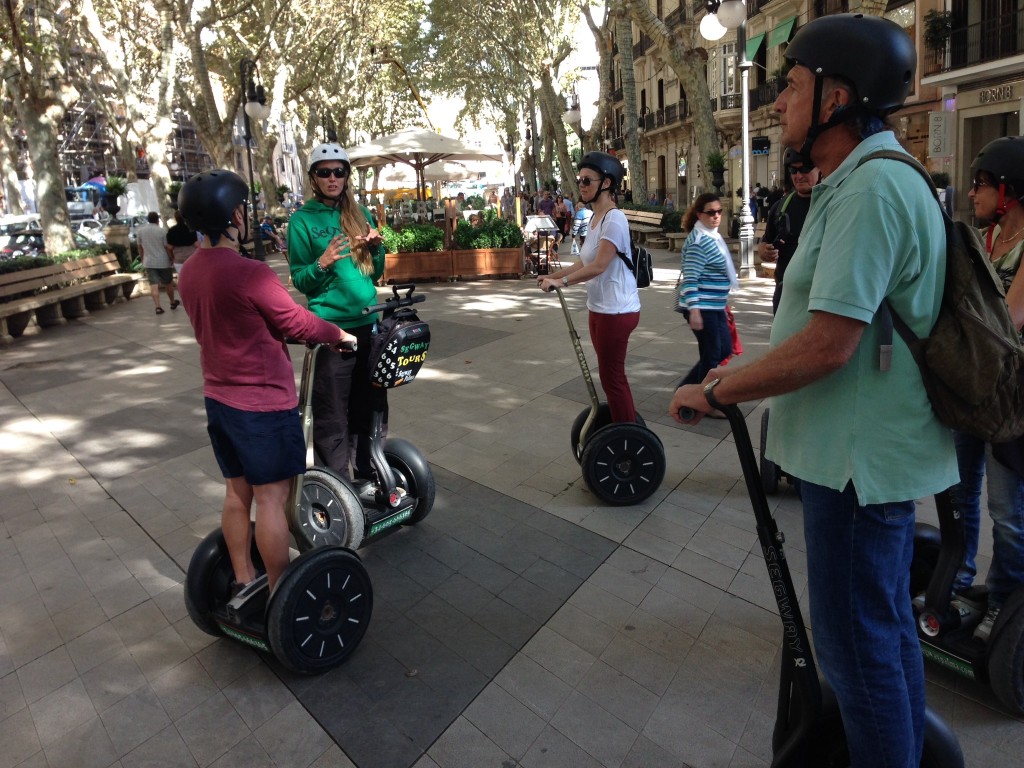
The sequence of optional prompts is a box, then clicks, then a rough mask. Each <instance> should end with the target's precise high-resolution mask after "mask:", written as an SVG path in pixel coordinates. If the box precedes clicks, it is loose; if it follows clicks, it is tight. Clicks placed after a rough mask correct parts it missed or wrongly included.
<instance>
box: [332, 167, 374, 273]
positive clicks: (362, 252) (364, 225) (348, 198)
mask: <svg viewBox="0 0 1024 768" xmlns="http://www.w3.org/2000/svg"><path fill="white" fill-rule="evenodd" d="M348 179H349V182H351V180H352V176H351V175H349V177H348ZM339 202H340V203H341V214H340V216H339V223H340V225H341V229H342V231H343V232H344V233H345V237H347V238H348V242H349V249H350V251H351V258H352V263H353V264H355V265H356V267H357V268H358V269H359V271H360V272H361V273H362V274H364V275H372V274H373V255H372V254H371V253H370V249H369V247H368V246H367V245H366V243H363V244H362V245H359V246H357V245H355V238H357V237H365V236H366V234H367V233H368V232H369V231H370V224H369V222H368V221H367V220H366V216H364V215H363V209H362V207H361V206H360V205H359V203H357V202H356V196H355V193H354V192H353V191H352V184H351V183H346V184H345V191H344V192H343V193H342V195H341V199H340V200H339Z"/></svg>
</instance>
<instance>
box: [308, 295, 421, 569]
mask: <svg viewBox="0 0 1024 768" xmlns="http://www.w3.org/2000/svg"><path fill="white" fill-rule="evenodd" d="M415 290H416V286H415V285H413V284H404V285H395V286H393V288H392V291H393V295H392V297H391V298H389V299H387V300H386V301H385V302H383V303H381V304H374V305H372V306H369V307H366V308H365V309H364V310H363V314H370V313H372V312H381V313H383V315H382V317H381V319H380V321H379V322H378V323H377V325H376V327H375V328H374V332H373V340H372V349H371V352H370V381H371V384H372V385H373V386H374V387H376V388H379V389H393V388H395V387H398V386H401V385H403V384H408V383H410V382H411V381H413V379H415V378H416V374H417V373H418V372H419V370H420V368H422V367H423V362H424V360H425V359H426V354H427V350H428V349H429V347H430V329H429V327H428V326H427V324H426V323H425V322H423V321H422V320H420V319H419V318H418V317H417V316H416V313H415V312H414V311H413V310H411V309H409V307H411V306H412V305H413V304H418V303H420V302H422V301H425V300H426V296H424V295H423V294H419V295H417V296H413V291H415ZM400 291H404V292H405V295H400V293H399V292H400ZM317 354H318V351H317V350H316V349H312V350H310V351H308V352H307V353H306V358H305V360H304V361H303V367H302V385H301V387H300V393H301V397H300V405H301V406H302V422H303V430H304V431H305V436H306V441H307V445H308V444H309V440H310V437H311V435H312V431H313V398H312V390H313V387H312V382H313V372H314V371H315V370H316V356H317ZM382 402H383V401H378V400H377V399H376V398H374V405H373V412H372V413H371V416H370V464H371V467H372V474H373V477H372V478H370V479H369V480H367V481H365V482H362V483H360V484H359V486H358V487H353V484H351V483H350V482H349V481H348V480H347V479H346V478H343V477H342V476H341V475H339V474H338V473H337V472H335V471H333V470H331V469H329V468H328V467H322V466H312V467H309V468H308V469H307V470H306V475H305V478H304V480H303V483H302V488H301V493H300V495H299V496H298V497H297V499H296V503H295V504H294V505H293V506H292V507H291V509H292V514H293V518H294V520H293V524H292V530H293V531H298V533H296V534H295V536H296V542H297V543H299V548H300V549H303V548H310V547H320V546H324V545H337V546H342V547H347V548H349V549H359V548H360V547H362V546H365V545H366V544H369V543H370V542H371V541H375V540H377V539H379V538H380V537H381V536H383V535H384V534H386V533H390V532H392V531H394V530H396V529H397V527H398V526H399V525H415V524H416V523H418V522H420V521H422V520H423V519H424V518H425V517H426V516H427V515H428V514H430V510H431V508H432V507H433V506H434V497H435V494H436V484H435V482H434V474H433V472H431V470H430V465H429V464H428V463H427V460H426V459H425V458H423V454H422V453H420V452H419V450H417V448H416V447H415V446H414V445H413V444H412V443H410V442H408V441H407V440H402V439H400V438H388V439H385V437H384V408H383V405H382ZM353 500H354V504H353V503H352V501H353ZM300 537H301V539H302V540H301V542H300V541H299V539H300Z"/></svg>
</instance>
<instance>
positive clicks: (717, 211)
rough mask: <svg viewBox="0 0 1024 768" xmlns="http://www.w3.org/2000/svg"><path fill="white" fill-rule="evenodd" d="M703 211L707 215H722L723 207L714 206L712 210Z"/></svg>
mask: <svg viewBox="0 0 1024 768" xmlns="http://www.w3.org/2000/svg"><path fill="white" fill-rule="evenodd" d="M701 213H703V214H704V215H705V216H721V215H722V209H721V208H712V209H711V210H710V211H701Z"/></svg>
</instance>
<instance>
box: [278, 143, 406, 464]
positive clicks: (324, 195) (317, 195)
mask: <svg viewBox="0 0 1024 768" xmlns="http://www.w3.org/2000/svg"><path fill="white" fill-rule="evenodd" d="M308 169H309V183H310V186H311V188H312V191H313V197H312V198H310V199H309V200H307V201H306V202H305V204H304V205H303V206H302V207H301V208H300V209H299V210H297V211H296V212H295V213H293V214H292V217H291V220H290V221H289V223H288V261H289V265H290V267H291V275H292V284H293V285H294V286H295V287H296V288H297V289H298V290H300V291H302V293H304V294H305V295H306V298H307V299H308V300H309V309H310V311H311V312H313V314H315V315H318V316H319V317H321V318H323V319H324V320H327V321H329V322H331V323H334V324H335V325H337V326H338V327H339V328H341V329H343V330H345V331H347V332H348V333H351V334H352V335H354V336H355V337H356V339H357V340H358V344H359V346H358V349H357V350H356V351H355V352H343V353H341V354H338V355H320V356H319V358H318V359H317V368H316V373H315V377H314V382H313V448H314V451H315V452H316V458H317V463H318V464H320V465H321V466H325V467H329V468H330V469H333V470H334V471H335V472H338V473H340V474H341V475H342V476H343V477H351V478H352V479H353V480H354V481H357V482H358V481H359V480H369V479H370V478H371V465H370V443H369V431H370V413H371V411H372V410H373V409H372V408H371V403H372V402H373V401H372V400H371V398H385V397H386V394H385V393H386V390H384V389H377V388H374V387H371V386H370V375H369V363H368V361H369V354H370V337H371V333H372V330H373V325H374V323H376V322H377V320H378V319H379V316H378V315H377V314H376V313H374V314H369V315H364V314H363V309H364V308H365V307H368V306H370V305H372V304H376V303H377V289H376V287H375V284H376V282H377V280H379V279H380V278H381V276H382V275H383V274H384V247H383V245H382V244H381V236H380V233H379V232H378V231H377V225H376V222H375V221H374V220H373V216H372V215H371V214H370V212H369V211H368V210H367V209H366V208H364V207H363V206H361V205H359V204H358V203H357V202H356V199H355V195H354V193H353V191H352V187H351V185H350V184H349V179H350V176H351V172H352V167H351V164H350V163H349V159H348V153H347V152H345V150H344V149H342V148H341V147H340V146H339V145H337V144H320V145H319V146H317V147H316V148H315V149H314V150H313V151H312V152H311V153H310V155H309V165H308ZM385 407H386V404H385ZM385 413H386V411H385ZM385 420H386V419H385ZM353 454H354V459H355V465H354V466H353V468H352V473H351V475H350V474H349V463H350V461H351V459H352V457H353Z"/></svg>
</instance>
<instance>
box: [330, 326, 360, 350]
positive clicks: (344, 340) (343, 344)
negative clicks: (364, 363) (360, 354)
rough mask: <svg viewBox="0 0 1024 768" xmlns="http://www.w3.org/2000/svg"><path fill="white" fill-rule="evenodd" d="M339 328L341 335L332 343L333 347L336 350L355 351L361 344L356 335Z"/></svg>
mask: <svg viewBox="0 0 1024 768" xmlns="http://www.w3.org/2000/svg"><path fill="white" fill-rule="evenodd" d="M338 330H339V331H341V337H340V338H339V339H338V340H337V341H336V342H334V343H333V344H331V349H333V350H334V351H335V352H355V351H356V349H357V348H358V346H359V345H358V343H357V339H356V337H355V336H353V335H352V334H351V333H347V332H346V331H343V330H341V329H340V328H339V329H338Z"/></svg>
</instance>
